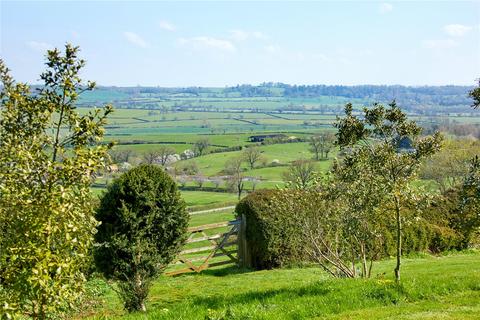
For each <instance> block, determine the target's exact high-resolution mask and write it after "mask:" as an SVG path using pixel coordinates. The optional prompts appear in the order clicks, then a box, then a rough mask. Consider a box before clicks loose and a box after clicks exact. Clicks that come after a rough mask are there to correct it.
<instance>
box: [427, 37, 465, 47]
mask: <svg viewBox="0 0 480 320" xmlns="http://www.w3.org/2000/svg"><path fill="white" fill-rule="evenodd" d="M457 45H458V43H457V42H456V41H455V40H452V39H441V40H426V41H424V42H423V47H424V48H427V49H449V48H453V47H456V46H457Z"/></svg>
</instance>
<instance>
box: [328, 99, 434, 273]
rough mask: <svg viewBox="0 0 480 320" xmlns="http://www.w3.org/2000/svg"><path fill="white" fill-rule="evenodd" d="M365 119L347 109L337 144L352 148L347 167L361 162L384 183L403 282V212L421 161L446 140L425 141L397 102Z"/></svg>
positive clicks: (377, 107)
mask: <svg viewBox="0 0 480 320" xmlns="http://www.w3.org/2000/svg"><path fill="white" fill-rule="evenodd" d="M362 115H363V117H359V116H356V115H354V114H353V106H352V104H350V103H349V104H347V105H346V106H345V117H343V118H338V119H337V122H336V123H335V126H336V127H337V128H338V133H337V143H338V145H339V146H340V147H341V148H346V147H348V148H352V150H351V151H350V153H347V156H346V158H345V160H344V163H345V164H346V165H347V166H356V165H357V163H358V162H364V165H367V166H369V167H370V168H372V169H374V170H371V171H372V172H375V173H376V176H377V179H376V181H377V182H376V183H380V184H381V185H382V186H383V187H384V190H385V192H386V194H387V199H388V204H389V205H390V209H391V210H392V212H393V213H394V216H395V221H396V266H395V270H394V273H395V279H396V280H397V282H398V281H400V265H401V256H402V221H403V219H402V214H401V213H402V210H403V209H404V207H403V205H404V203H405V202H407V201H408V198H409V197H410V196H411V194H412V193H414V189H412V188H411V187H410V183H411V181H412V180H413V179H414V178H415V177H416V174H417V172H418V168H419V165H420V164H421V161H422V160H423V159H424V158H426V157H428V156H430V155H432V154H434V153H435V152H437V151H438V150H439V149H440V145H441V141H442V137H441V136H440V134H438V133H435V134H434V135H433V136H426V137H421V136H420V134H421V131H422V129H421V128H420V127H419V126H418V125H417V124H416V123H415V122H414V121H409V120H407V116H406V115H405V113H404V112H402V110H400V108H399V107H398V106H397V105H396V103H395V102H392V103H391V104H389V106H388V108H385V107H384V106H383V105H381V104H374V106H373V107H372V108H370V109H368V108H364V109H363V114H362ZM402 141H407V142H409V143H411V148H407V149H403V151H402V150H401V149H400V148H399V146H400V144H401V142H402Z"/></svg>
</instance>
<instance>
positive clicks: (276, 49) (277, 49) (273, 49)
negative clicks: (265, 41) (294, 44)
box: [263, 44, 280, 53]
mask: <svg viewBox="0 0 480 320" xmlns="http://www.w3.org/2000/svg"><path fill="white" fill-rule="evenodd" d="M263 48H264V49H265V51H267V52H268V53H278V52H280V47H279V46H277V45H275V44H269V45H267V46H265V47H263Z"/></svg>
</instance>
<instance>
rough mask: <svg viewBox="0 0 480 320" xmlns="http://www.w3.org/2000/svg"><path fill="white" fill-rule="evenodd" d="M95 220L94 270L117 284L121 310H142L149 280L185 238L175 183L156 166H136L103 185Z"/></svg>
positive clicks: (182, 210)
mask: <svg viewBox="0 0 480 320" xmlns="http://www.w3.org/2000/svg"><path fill="white" fill-rule="evenodd" d="M96 219H97V220H98V221H100V222H101V224H100V225H99V226H98V233H97V234H96V235H95V239H96V242H97V247H96V249H95V252H94V258H95V264H96V266H97V268H98V269H99V271H100V272H102V273H103V275H104V276H105V277H106V278H107V279H112V280H116V281H118V287H119V289H120V297H121V298H122V300H123V302H124V305H125V309H127V310H128V311H133V310H144V309H145V306H144V301H145V299H146V297H147V295H148V290H149V288H150V283H151V280H152V279H154V278H155V277H156V276H157V275H159V274H160V273H161V272H162V271H163V270H164V268H165V267H166V266H167V265H168V263H170V262H171V261H172V259H173V258H174V257H175V255H176V254H177V253H178V252H179V250H180V249H181V246H182V244H183V242H184V240H185V236H186V229H187V227H188V220H189V215H188V213H187V211H186V210H185V202H184V201H183V200H182V199H181V197H180V193H179V192H178V190H177V186H176V183H175V182H174V181H173V180H172V178H170V176H168V174H167V173H166V172H165V171H164V170H163V169H161V168H160V167H157V166H154V165H141V166H139V167H136V168H134V169H132V170H130V171H128V172H126V173H124V174H123V175H121V176H120V177H119V178H117V179H116V180H114V181H113V183H112V184H111V185H109V187H108V190H107V192H106V193H105V194H104V195H103V197H102V199H101V201H100V206H99V208H98V210H97V214H96Z"/></svg>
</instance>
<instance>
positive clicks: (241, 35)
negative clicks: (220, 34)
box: [230, 30, 249, 41]
mask: <svg viewBox="0 0 480 320" xmlns="http://www.w3.org/2000/svg"><path fill="white" fill-rule="evenodd" d="M230 34H231V38H232V39H233V40H235V41H245V40H247V39H248V36H249V34H248V32H246V31H243V30H230Z"/></svg>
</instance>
